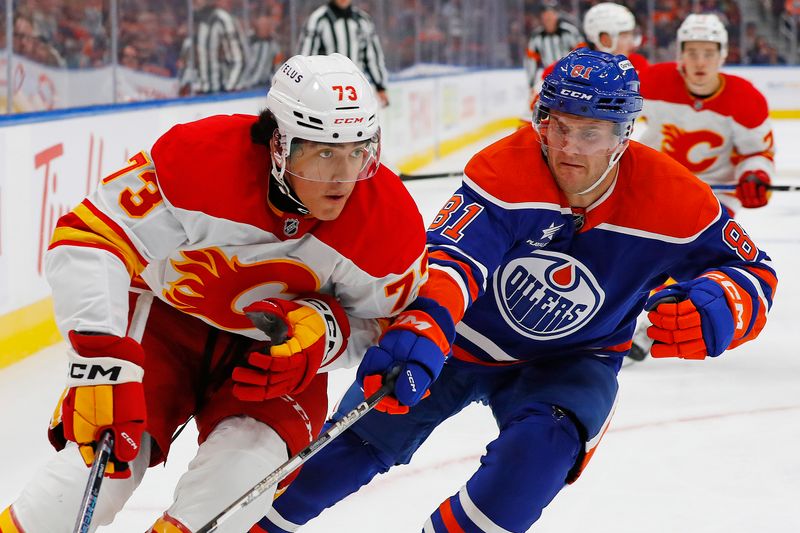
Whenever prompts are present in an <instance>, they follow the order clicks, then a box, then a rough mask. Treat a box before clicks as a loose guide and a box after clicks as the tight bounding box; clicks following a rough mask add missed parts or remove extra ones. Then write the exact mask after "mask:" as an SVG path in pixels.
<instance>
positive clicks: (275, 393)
mask: <svg viewBox="0 0 800 533" xmlns="http://www.w3.org/2000/svg"><path fill="white" fill-rule="evenodd" d="M244 312H245V313H246V314H247V316H248V317H249V318H250V320H252V321H253V324H255V325H256V327H258V328H259V329H261V330H262V331H264V333H266V334H267V336H269V337H270V338H271V339H273V342H275V343H276V344H273V345H272V346H270V348H269V354H266V353H261V352H257V351H254V352H250V354H248V356H247V366H239V367H236V368H234V369H233V376H232V377H233V381H234V385H233V394H234V396H236V397H237V398H239V399H240V400H244V401H251V402H260V401H263V400H267V399H270V398H277V397H279V396H283V395H285V394H296V393H299V392H302V391H303V390H304V389H305V388H306V387H307V386H308V384H309V383H311V380H312V379H314V376H316V375H317V371H318V370H319V368H320V366H322V365H323V364H327V363H330V362H331V361H333V360H334V359H336V358H337V357H338V356H339V355H340V354H341V353H342V352H344V349H345V348H346V346H347V338H348V337H349V336H350V325H349V322H348V320H347V315H346V314H345V312H344V309H342V306H341V305H340V304H339V302H337V301H336V299H335V298H333V297H332V296H329V295H326V294H314V295H313V296H308V297H304V298H299V299H297V300H282V299H280V298H267V299H266V300H261V301H259V302H255V303H253V304H250V305H248V306H247V307H245V308H244Z"/></svg>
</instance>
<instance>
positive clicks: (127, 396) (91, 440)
mask: <svg viewBox="0 0 800 533" xmlns="http://www.w3.org/2000/svg"><path fill="white" fill-rule="evenodd" d="M69 341H70V343H71V344H72V347H71V348H70V349H69V350H67V355H68V358H69V374H68V377H67V389H66V390H65V391H64V393H63V394H62V395H61V398H59V400H58V405H57V406H56V410H55V412H54V413H53V418H52V420H51V421H50V428H49V430H48V437H49V438H50V442H51V443H52V444H53V446H54V447H55V448H56V449H57V450H61V449H62V448H63V447H64V445H65V444H66V441H68V440H69V441H73V442H77V443H78V445H79V449H80V453H81V456H82V457H83V460H84V462H85V463H86V464H87V466H91V464H92V461H94V450H95V448H96V446H97V442H98V441H99V440H100V436H101V435H102V433H103V432H105V431H106V430H110V431H112V432H113V433H114V448H113V450H112V454H111V460H110V461H109V462H108V466H106V471H105V475H106V476H108V477H114V478H126V477H129V476H130V469H129V468H128V463H129V462H130V461H133V460H134V459H135V458H136V454H137V453H139V447H140V446H141V442H142V433H143V432H144V430H145V425H146V423H147V410H146V408H145V401H144V389H143V388H142V377H143V376H144V369H143V368H142V366H143V364H144V351H143V350H142V346H141V345H140V344H139V343H138V342H136V341H135V340H133V339H131V338H130V337H117V336H115V335H103V334H83V333H78V332H77V331H70V332H69Z"/></svg>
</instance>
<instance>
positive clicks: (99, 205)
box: [46, 115, 427, 366]
mask: <svg viewBox="0 0 800 533" xmlns="http://www.w3.org/2000/svg"><path fill="white" fill-rule="evenodd" d="M255 120H256V117H254V116H245V115H234V116H216V117H211V118H207V119H203V120H199V121H197V122H192V123H189V124H183V125H179V126H175V127H174V128H172V129H171V130H170V131H169V132H167V133H166V134H165V135H163V136H162V137H161V138H160V139H159V140H158V141H157V142H156V144H155V145H154V146H153V149H152V150H151V151H150V152H147V151H142V152H139V153H138V154H136V155H134V156H133V157H131V159H130V161H129V164H128V165H127V166H126V167H125V168H123V169H121V170H120V171H118V172H115V173H114V174H111V175H110V176H108V177H106V178H105V179H103V180H102V183H101V184H100V186H99V188H98V190H97V191H95V192H94V193H93V194H92V195H91V196H89V197H88V198H86V199H85V200H84V201H83V202H82V203H81V204H80V205H78V207H76V208H75V209H74V210H73V211H72V212H70V213H69V214H67V215H65V216H64V217H62V219H61V220H60V221H59V224H58V226H57V228H56V230H55V233H54V235H53V239H52V243H51V246H50V250H49V251H48V254H47V257H46V267H47V275H48V279H49V280H50V283H51V285H52V286H53V295H54V300H55V307H56V319H57V322H58V324H59V327H60V328H61V330H62V332H66V331H69V330H72V329H78V330H87V331H99V332H105V333H111V334H115V335H125V334H126V329H127V315H128V296H127V294H128V290H129V288H130V286H131V283H132V279H137V280H138V279H140V278H141V279H142V280H144V282H145V283H146V285H147V287H148V288H149V289H150V290H151V291H153V293H154V294H155V295H156V296H158V297H159V298H161V299H162V300H164V301H165V302H167V303H168V304H170V305H171V306H173V307H175V308H176V309H179V310H181V311H183V312H185V313H188V314H191V315H193V316H196V317H197V318H199V319H201V320H203V321H205V322H207V323H209V324H212V325H214V326H216V327H218V328H221V329H225V330H228V331H234V332H237V333H240V334H243V335H247V336H250V337H253V338H260V339H263V338H265V337H264V335H263V334H262V333H261V332H260V331H258V330H257V329H255V328H254V327H253V324H252V323H251V322H250V320H249V319H248V318H247V317H246V316H245V315H244V313H243V312H242V308H243V307H244V306H246V305H248V304H249V303H252V302H254V301H256V300H260V299H263V298H267V297H279V298H287V299H291V298H293V297H295V296H297V295H302V294H304V293H309V292H323V293H327V294H331V295H333V296H335V297H336V298H337V299H338V300H339V301H340V302H341V304H342V306H343V307H344V309H345V311H346V312H347V314H348V317H349V319H350V327H351V336H350V342H349V345H348V348H347V352H346V353H347V355H348V357H341V358H340V360H341V361H340V363H342V364H352V363H353V362H354V360H357V359H360V357H361V355H363V352H364V350H365V349H366V347H367V346H368V345H370V344H372V343H373V342H374V341H375V340H376V339H377V336H378V335H379V333H380V326H379V323H378V321H377V319H379V318H382V317H387V316H392V315H395V314H397V313H398V312H399V311H400V310H402V309H403V308H404V307H405V305H406V304H407V303H408V302H410V301H411V300H413V299H414V298H415V297H416V295H417V292H418V287H419V286H420V284H421V283H422V282H423V281H424V280H425V279H426V278H427V268H426V257H427V256H426V254H425V228H424V225H423V223H422V217H421V216H420V214H419V212H418V210H417V208H416V205H415V203H414V201H413V199H412V198H411V196H410V194H409V193H408V191H407V190H406V188H405V186H404V185H403V184H402V183H401V182H400V180H399V178H398V177H397V176H396V175H394V174H393V173H392V172H391V171H390V170H388V169H387V168H385V167H381V168H380V169H379V171H378V173H377V174H376V175H375V176H374V177H373V178H371V179H369V180H365V181H360V182H358V183H357V184H356V186H355V189H354V191H353V193H352V195H351V196H350V198H349V199H348V202H347V205H346V206H345V208H344V210H343V212H342V214H341V216H340V217H339V218H337V219H336V220H333V221H320V220H317V219H315V218H312V217H309V216H305V217H304V216H302V215H297V214H293V213H284V212H281V211H279V210H278V209H276V208H275V206H273V205H272V204H270V202H269V200H268V190H269V172H270V163H269V152H268V150H267V148H266V147H264V146H260V145H256V144H254V143H253V142H252V141H251V140H250V127H251V125H252V124H253V123H254V122H255ZM337 366H339V365H338V364H337Z"/></svg>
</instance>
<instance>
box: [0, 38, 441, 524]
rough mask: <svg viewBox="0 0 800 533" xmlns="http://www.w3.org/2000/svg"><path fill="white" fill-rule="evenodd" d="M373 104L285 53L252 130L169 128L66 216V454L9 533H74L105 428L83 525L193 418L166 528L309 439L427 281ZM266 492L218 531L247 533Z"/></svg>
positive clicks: (348, 76) (53, 435)
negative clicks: (100, 476) (331, 384)
mask: <svg viewBox="0 0 800 533" xmlns="http://www.w3.org/2000/svg"><path fill="white" fill-rule="evenodd" d="M377 110H378V102H377V99H376V98H375V96H374V93H373V91H372V89H371V88H370V85H369V82H368V80H367V79H366V77H365V76H364V75H363V74H362V73H361V72H360V71H359V70H358V68H357V67H356V66H355V65H354V64H353V62H352V61H350V60H349V59H347V58H346V57H344V56H342V55H339V54H333V55H331V56H311V57H304V56H295V57H293V58H291V59H289V60H288V61H287V62H286V63H285V64H284V65H283V66H282V67H281V68H280V69H279V70H278V72H277V73H276V74H275V76H274V77H273V80H272V88H271V89H270V91H269V94H268V95H267V109H266V110H265V111H263V112H262V113H261V115H260V116H258V117H256V116H252V115H233V116H227V115H226V116H215V117H210V118H207V119H202V120H199V121H196V122H191V123H188V124H182V125H178V126H175V127H174V128H172V129H171V130H170V131H169V132H167V133H166V134H164V135H163V136H161V138H160V139H159V140H158V141H157V142H156V143H155V145H154V146H153V147H152V149H151V150H149V151H142V152H139V153H138V154H136V155H134V156H133V157H132V158H131V159H130V161H129V163H130V164H129V165H128V166H127V167H125V168H124V169H122V170H120V171H118V172H115V173H114V174H111V175H110V176H107V177H106V178H105V179H103V181H102V183H101V184H100V186H99V188H98V190H97V191H96V192H94V193H93V194H92V195H90V196H89V197H88V198H86V199H84V201H83V202H81V204H80V205H78V206H77V207H76V208H75V209H74V210H73V211H72V212H70V213H68V214H67V215H65V216H64V217H62V218H61V219H60V220H59V223H58V226H57V228H56V230H55V232H54V235H53V239H52V242H51V245H50V249H49V251H48V253H47V259H46V271H47V277H48V280H49V282H50V284H51V286H52V288H53V299H54V303H55V310H56V321H57V323H58V325H59V328H60V330H61V331H62V333H63V334H64V336H65V337H67V338H68V339H69V342H68V350H67V358H68V362H69V372H68V375H67V380H66V381H67V387H66V390H65V391H64V394H63V395H62V397H61V399H60V401H59V405H58V407H57V408H56V411H55V413H54V417H53V420H52V422H51V425H50V429H49V433H48V436H49V437H50V440H51V442H52V443H53V445H54V446H55V447H56V449H57V450H59V451H58V453H57V454H55V456H54V457H53V458H52V459H51V460H50V461H49V462H48V464H47V465H46V467H45V468H43V469H41V470H40V471H39V472H38V473H37V474H36V475H35V477H34V478H33V480H32V481H31V482H29V483H28V484H27V486H25V488H24V489H23V491H22V493H21V494H20V496H19V497H18V498H17V500H16V501H15V502H14V503H13V504H12V505H11V506H9V507H7V508H6V509H5V510H4V511H3V512H2V513H1V514H0V531H2V533H18V532H25V533H60V532H69V531H72V528H73V525H74V524H75V521H76V518H77V515H78V511H79V506H80V501H81V497H82V495H83V491H84V487H85V486H86V483H87V478H88V474H89V469H88V468H87V466H88V465H89V464H91V463H92V461H93V459H94V455H95V447H96V445H97V442H98V441H99V440H100V438H101V436H102V435H103V434H104V433H105V432H107V431H110V432H111V433H112V434H113V437H114V444H113V452H112V458H111V461H110V462H109V465H108V468H107V469H106V472H105V475H106V476H107V477H109V478H110V479H107V480H106V481H105V482H104V483H103V485H102V487H101V491H100V495H99V499H98V501H97V506H96V508H95V510H94V521H93V522H92V530H94V529H96V527H97V526H99V525H101V524H109V523H111V522H112V521H113V519H114V517H115V515H116V514H117V512H119V511H120V510H121V509H122V507H123V505H124V504H125V502H126V500H127V499H128V498H129V497H130V495H131V494H132V493H133V491H134V490H135V489H136V487H137V486H138V485H139V483H140V482H141V480H142V477H143V475H144V473H145V471H146V469H147V468H148V467H149V466H155V465H157V464H159V463H161V462H163V461H164V460H165V459H166V457H167V454H168V452H169V448H170V444H171V441H172V438H173V435H174V434H175V432H176V430H178V428H179V427H181V426H182V425H183V424H184V423H186V422H187V421H188V420H189V419H191V418H192V417H194V420H195V422H196V424H197V426H198V430H199V443H200V445H199V448H198V451H197V455H196V456H195V458H194V460H193V461H192V462H191V463H190V465H189V468H188V471H187V472H186V473H185V474H184V475H183V476H182V477H181V478H180V480H179V481H178V484H177V487H176V489H175V500H174V502H173V504H172V505H171V506H170V507H169V509H167V511H166V513H164V515H163V516H162V517H161V518H158V519H157V520H156V522H155V524H153V526H152V529H151V530H150V531H152V532H158V533H186V532H191V531H197V530H198V529H199V528H201V527H202V526H203V525H205V524H206V523H207V522H208V521H209V520H210V519H212V518H213V517H214V516H216V515H217V513H219V512H220V511H222V510H223V509H225V508H226V507H227V506H228V505H229V504H230V503H232V502H233V501H234V500H235V499H236V498H238V497H239V496H241V495H242V494H244V493H245V492H246V491H247V490H248V489H249V488H251V487H252V486H253V485H255V484H256V482H258V481H260V480H261V479H262V478H264V477H266V476H267V475H268V474H269V473H270V472H272V471H273V470H274V469H275V468H276V467H278V466H279V465H280V464H282V463H283V462H285V461H286V460H287V459H288V457H289V455H292V454H295V453H297V452H298V451H299V450H301V449H302V448H303V447H305V446H307V445H308V443H309V442H310V441H311V439H313V438H314V437H315V436H316V435H317V434H318V433H319V430H320V428H321V426H322V423H323V419H324V417H325V415H326V413H327V390H326V385H327V374H326V372H327V371H329V370H331V369H332V368H335V367H337V366H343V365H353V364H356V363H357V362H358V361H360V359H361V357H362V355H363V353H364V351H365V350H366V348H367V347H368V346H370V345H371V344H373V343H374V342H376V341H377V339H378V336H379V334H380V332H381V324H382V321H383V317H389V316H395V315H398V313H401V311H402V310H403V309H404V308H405V307H406V304H407V303H408V302H409V301H412V300H414V298H415V297H416V295H417V293H418V287H419V285H420V284H421V283H422V282H423V281H424V280H425V279H426V278H427V263H426V261H427V255H426V253H425V229H424V226H423V224H422V217H421V216H420V215H419V212H418V211H417V209H416V206H415V204H414V201H413V199H412V198H411V196H410V195H409V194H408V192H407V191H406V189H405V187H404V186H403V184H402V183H401V182H400V180H399V178H398V177H397V176H396V175H394V174H393V173H392V172H391V171H389V170H388V169H387V168H386V167H384V166H382V165H380V163H379V153H380V150H379V143H380V132H379V127H378V122H377ZM398 221H401V222H400V223H398ZM382 243H385V244H382ZM265 319H271V320H273V322H274V323H275V324H277V325H279V326H282V327H284V329H285V332H284V333H283V334H281V333H280V332H274V331H271V330H270V329H269V328H267V327H264V328H263V329H264V331H261V330H260V329H259V328H258V327H256V326H259V325H261V324H263V323H264V321H265ZM18 438H22V437H18ZM284 486H285V485H284ZM274 493H275V489H274V488H273V489H271V490H269V491H267V492H266V493H265V494H263V495H262V496H261V497H260V498H259V501H257V502H255V505H251V506H248V507H247V508H245V509H243V510H242V511H240V512H239V513H237V514H235V515H234V516H232V517H231V518H230V519H229V520H227V521H225V522H224V523H223V525H222V526H221V527H220V528H219V529H217V531H221V532H223V531H224V532H228V533H241V532H242V531H246V530H247V529H249V528H250V526H251V525H252V524H253V523H255V521H256V520H257V519H258V518H259V517H260V516H261V515H262V514H263V512H264V508H265V506H266V507H267V508H268V507H269V506H270V504H271V502H272V498H273V495H274ZM154 519H156V517H154Z"/></svg>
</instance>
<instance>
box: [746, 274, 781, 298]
mask: <svg viewBox="0 0 800 533" xmlns="http://www.w3.org/2000/svg"><path fill="white" fill-rule="evenodd" d="M744 269H745V270H746V271H748V272H750V273H751V274H753V275H755V276H756V277H758V279H760V280H761V281H764V282H766V284H767V286H768V287H769V288H770V290H771V291H772V294H771V295H770V299H774V298H775V292H776V291H777V290H778V278H776V277H775V274H773V273H772V272H770V271H769V270H766V269H763V268H758V267H754V266H746V267H744Z"/></svg>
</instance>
